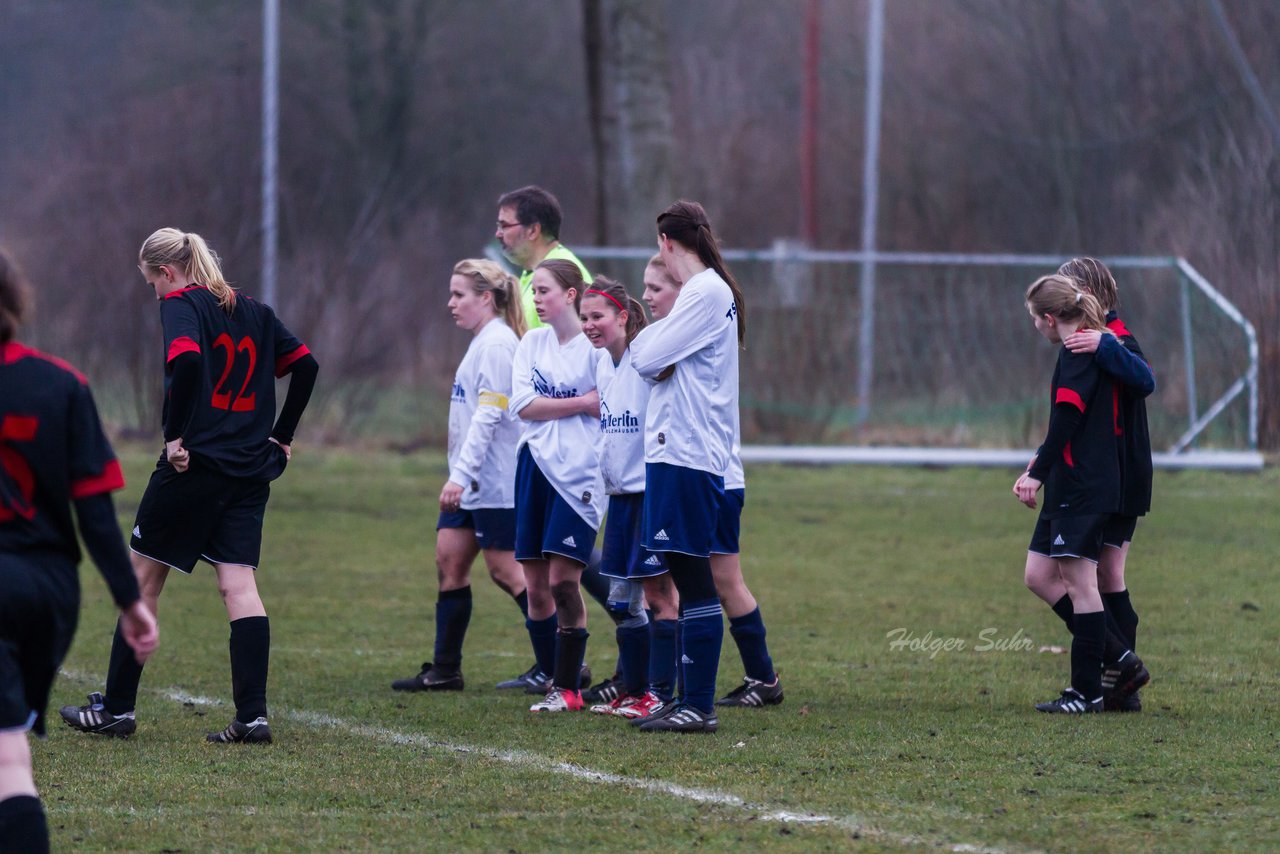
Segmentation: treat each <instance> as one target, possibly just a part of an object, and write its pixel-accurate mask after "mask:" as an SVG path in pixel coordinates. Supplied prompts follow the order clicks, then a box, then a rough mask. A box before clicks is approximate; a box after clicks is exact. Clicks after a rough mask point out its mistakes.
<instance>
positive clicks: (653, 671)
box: [649, 620, 679, 700]
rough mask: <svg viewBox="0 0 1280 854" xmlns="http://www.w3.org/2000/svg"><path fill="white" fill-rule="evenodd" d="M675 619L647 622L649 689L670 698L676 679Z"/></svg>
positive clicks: (676, 626)
mask: <svg viewBox="0 0 1280 854" xmlns="http://www.w3.org/2000/svg"><path fill="white" fill-rule="evenodd" d="M678 630H679V623H678V622H677V621H676V620H654V621H653V622H651V623H649V690H650V691H652V692H653V693H655V694H657V695H658V696H659V697H661V698H662V699H664V700H670V699H671V697H672V695H673V692H674V691H675V687H676V686H675V684H674V683H675V681H676V636H677V634H678Z"/></svg>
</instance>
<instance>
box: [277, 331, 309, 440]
mask: <svg viewBox="0 0 1280 854" xmlns="http://www.w3.org/2000/svg"><path fill="white" fill-rule="evenodd" d="M319 373H320V363H319V362H317V361H316V359H315V356H312V355H311V354H309V353H308V354H307V355H305V356H303V357H302V358H301V359H298V361H296V362H294V363H293V364H292V365H290V366H289V392H288V394H286V395H285V397H284V406H282V407H280V417H279V418H277V419H276V426H275V429H273V430H272V431H271V438H272V439H275V440H276V441H277V442H279V443H280V444H282V445H288V444H289V443H290V442H292V441H293V434H294V431H296V430H297V429H298V422H299V421H301V420H302V412H303V410H305V409H306V408H307V403H308V402H309V401H310V400H311V392H312V390H314V389H315V387H316V376H317V375H319Z"/></svg>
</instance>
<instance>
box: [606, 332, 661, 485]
mask: <svg viewBox="0 0 1280 854" xmlns="http://www.w3.org/2000/svg"><path fill="white" fill-rule="evenodd" d="M596 388H597V389H599V391H600V432H601V433H603V434H604V447H603V449H602V450H601V451H600V471H601V473H602V474H603V475H604V488H605V491H606V492H607V493H609V494H610V495H630V494H634V493H637V492H644V417H645V415H644V413H645V409H646V408H647V407H648V404H649V384H648V383H646V382H645V381H644V380H642V379H641V378H640V375H639V374H637V373H636V372H635V369H634V368H632V367H631V351H630V350H625V351H624V352H623V354H622V358H621V359H620V360H619V361H618V364H617V365H615V364H614V363H613V359H612V358H611V357H609V355H608V352H607V351H606V353H605V357H604V358H603V359H601V360H600V364H599V365H598V366H597V367H596Z"/></svg>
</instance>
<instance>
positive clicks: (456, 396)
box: [449, 377, 467, 403]
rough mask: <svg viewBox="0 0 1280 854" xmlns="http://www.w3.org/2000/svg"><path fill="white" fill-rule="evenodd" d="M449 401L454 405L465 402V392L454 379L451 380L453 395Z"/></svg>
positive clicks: (460, 384)
mask: <svg viewBox="0 0 1280 854" xmlns="http://www.w3.org/2000/svg"><path fill="white" fill-rule="evenodd" d="M449 400H451V401H453V402H454V403H466V402H467V390H466V389H465V388H463V386H462V383H460V382H458V380H457V378H456V377H455V378H454V380H453V394H452V395H451V396H450V397H449Z"/></svg>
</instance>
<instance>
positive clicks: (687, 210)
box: [658, 199, 747, 345]
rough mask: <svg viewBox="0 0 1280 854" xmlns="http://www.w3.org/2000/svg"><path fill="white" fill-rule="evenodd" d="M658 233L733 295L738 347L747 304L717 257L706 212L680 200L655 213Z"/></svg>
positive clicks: (743, 337)
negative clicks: (682, 249)
mask: <svg viewBox="0 0 1280 854" xmlns="http://www.w3.org/2000/svg"><path fill="white" fill-rule="evenodd" d="M658 233H659V234H663V235H666V236H667V237H669V238H671V239H672V240H674V241H675V242H676V243H679V244H680V245H681V246H683V247H685V248H686V249H692V250H693V251H694V252H695V253H696V254H697V256H698V260H699V261H701V262H702V263H703V264H706V265H707V266H708V267H710V268H711V269H713V270H715V271H716V274H717V275H718V276H719V277H720V278H722V279H724V281H725V284H727V285H728V286H729V290H731V291H732V292H733V302H734V306H735V308H736V309H737V315H738V344H739V345H742V344H743V343H744V342H745V341H746V339H747V303H746V300H744V299H743V297H742V288H741V287H740V286H739V285H738V280H737V279H735V278H734V277H733V274H732V273H730V272H729V269H728V268H727V267H725V265H724V259H723V258H721V257H720V245H719V244H718V243H717V242H716V238H715V235H714V234H712V233H711V222H710V221H709V220H708V219H707V212H706V211H705V210H703V208H702V205H700V204H698V203H697V202H690V201H686V200H684V199H681V200H680V201H678V202H675V203H674V204H672V205H671V207H669V208H667V209H666V210H665V211H663V212H662V213H660V214H658Z"/></svg>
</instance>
